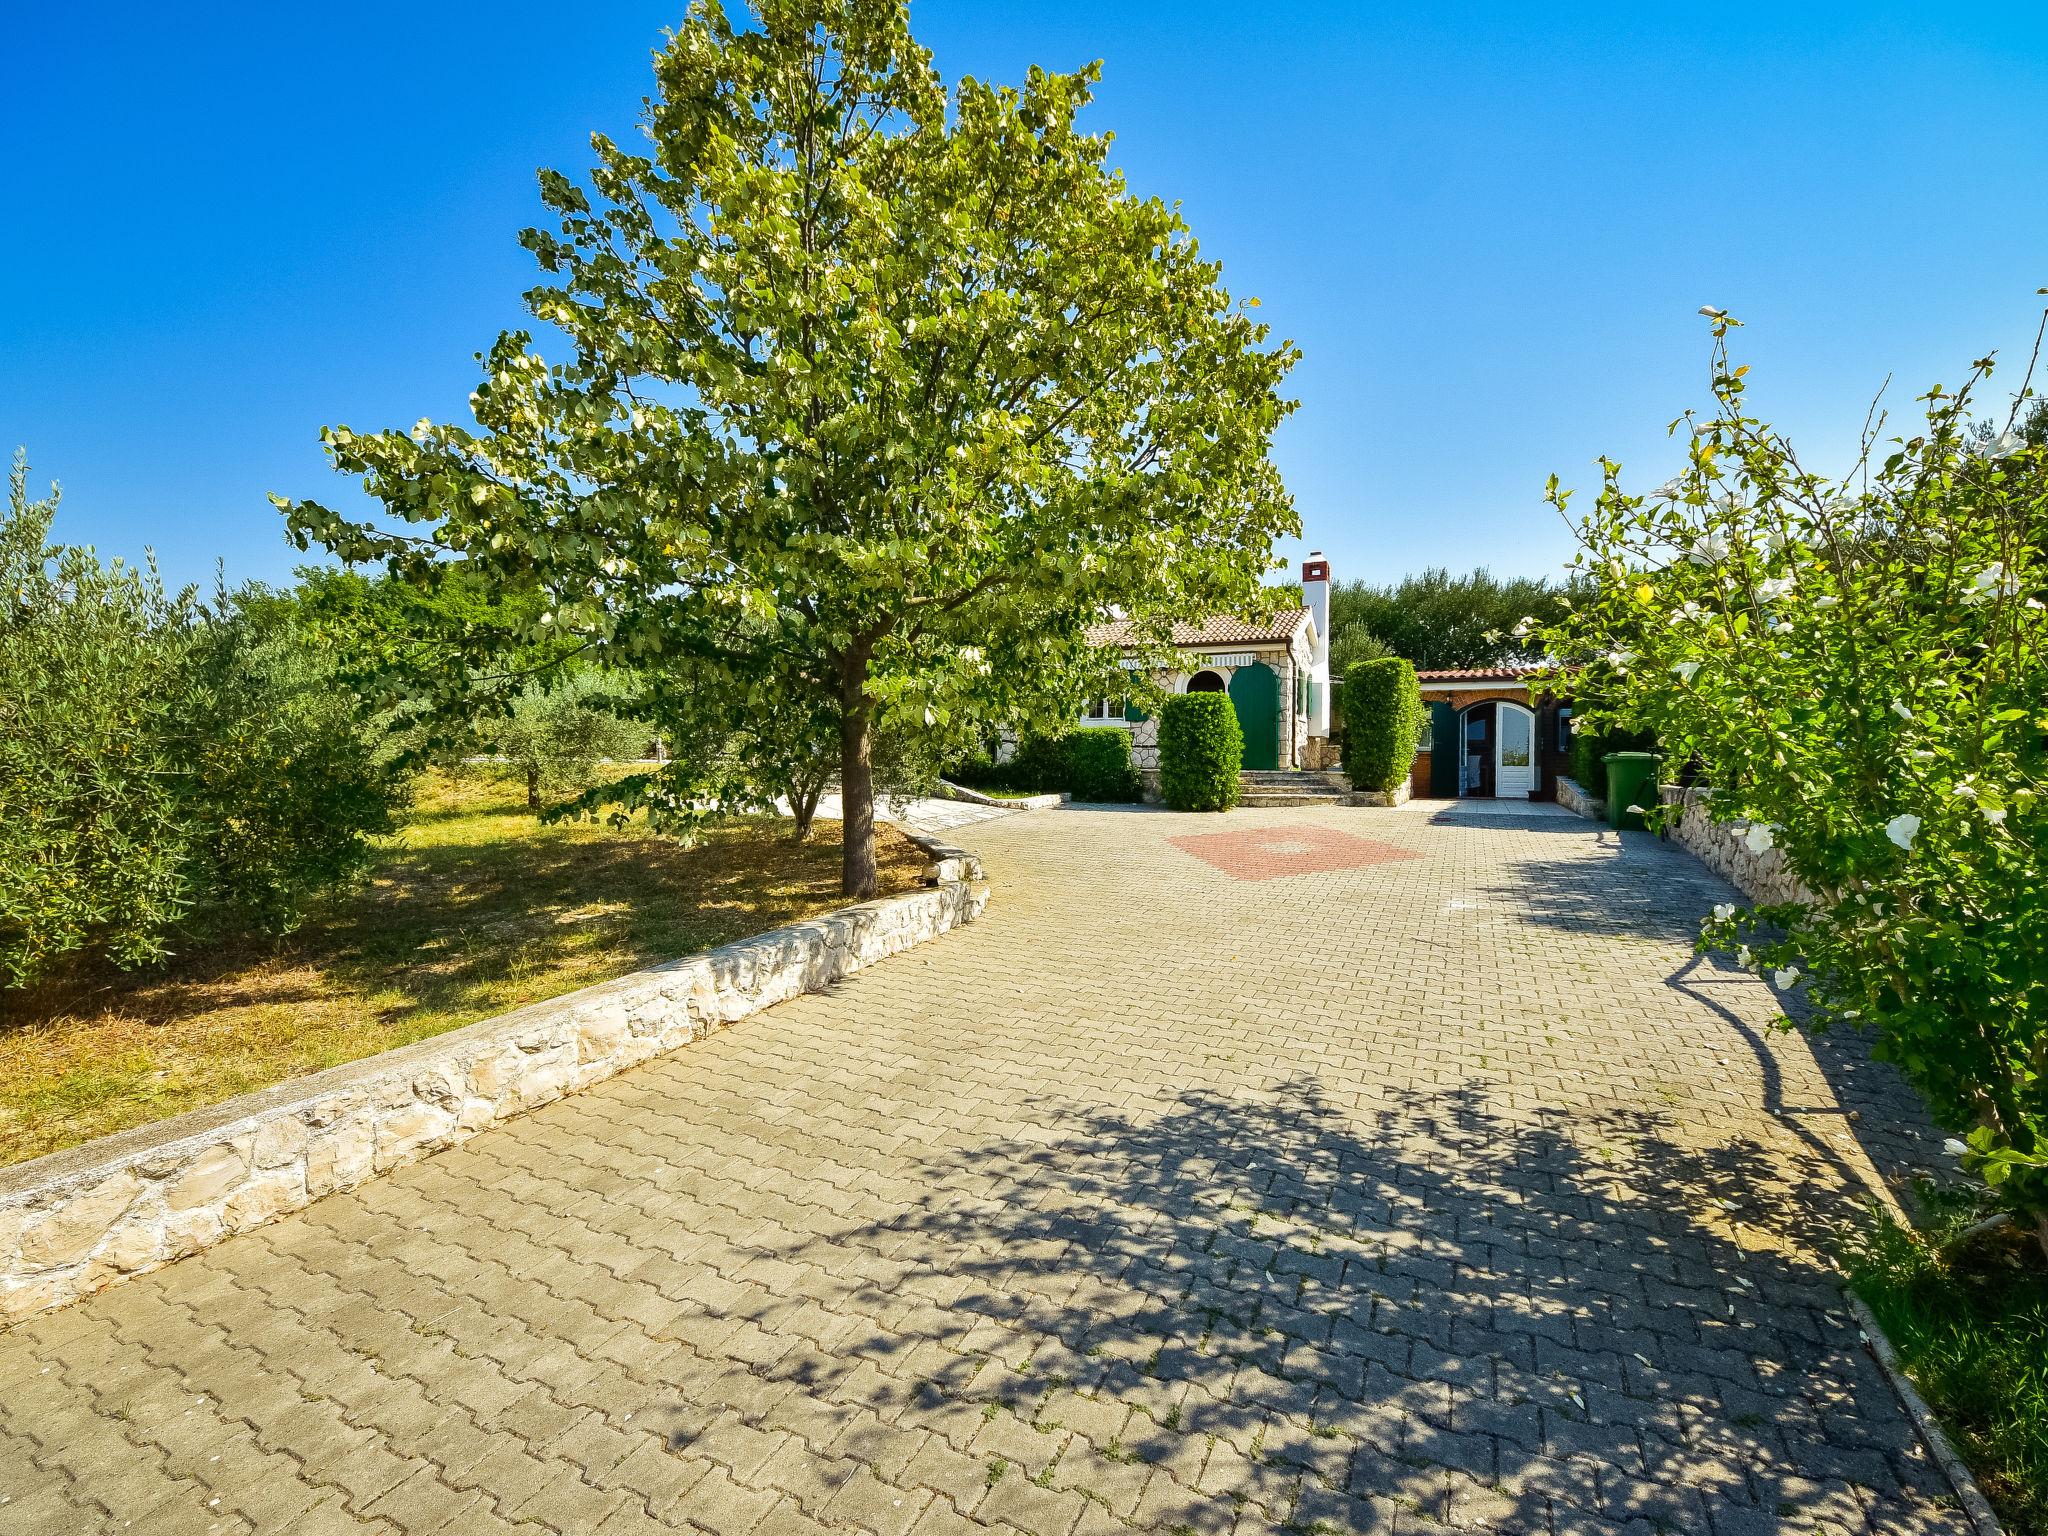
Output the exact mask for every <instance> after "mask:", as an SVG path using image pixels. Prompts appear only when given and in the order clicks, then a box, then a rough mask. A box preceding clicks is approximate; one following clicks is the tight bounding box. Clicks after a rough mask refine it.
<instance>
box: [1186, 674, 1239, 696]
mask: <svg viewBox="0 0 2048 1536" xmlns="http://www.w3.org/2000/svg"><path fill="white" fill-rule="evenodd" d="M1187 691H1188V692H1189V693H1228V692H1229V691H1230V690H1229V689H1228V688H1225V687H1224V686H1223V679H1222V678H1221V677H1218V676H1217V675H1216V674H1215V673H1214V672H1197V673H1196V674H1195V675H1194V676H1193V677H1191V678H1189V679H1188V686H1187Z"/></svg>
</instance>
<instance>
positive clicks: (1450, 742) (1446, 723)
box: [1429, 699, 1465, 800]
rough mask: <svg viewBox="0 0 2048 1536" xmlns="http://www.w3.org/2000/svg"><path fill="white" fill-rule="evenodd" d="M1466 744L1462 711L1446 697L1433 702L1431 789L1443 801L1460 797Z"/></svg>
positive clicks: (1430, 704) (1431, 702) (1431, 708)
mask: <svg viewBox="0 0 2048 1536" xmlns="http://www.w3.org/2000/svg"><path fill="white" fill-rule="evenodd" d="M1464 760H1465V744H1464V743H1463V742H1461V741H1460V740H1459V739H1458V712H1457V711H1456V710H1455V709H1453V708H1451V706H1450V704H1449V703H1448V702H1446V701H1445V700H1443V699H1432V700H1430V703H1429V792H1430V794H1431V795H1433V796H1435V797H1436V798H1437V799H1439V800H1455V799H1457V798H1458V768H1459V766H1460V765H1461V764H1462V763H1463V762H1464Z"/></svg>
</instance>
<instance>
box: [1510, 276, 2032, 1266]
mask: <svg viewBox="0 0 2048 1536" xmlns="http://www.w3.org/2000/svg"><path fill="white" fill-rule="evenodd" d="M1703 313H1706V314H1708V315H1709V317H1710V319H1711V320H1712V321H1713V331H1714V345H1713V393H1714V400H1715V409H1714V410H1713V411H1712V412H1711V413H1708V414H1703V415H1701V416H1697V417H1696V416H1693V415H1688V416H1686V417H1684V418H1681V419H1680V420H1679V421H1678V422H1675V423H1673V426H1672V430H1673V432H1674V434H1677V433H1683V434H1685V435H1686V437H1687V438H1688V440H1689V442H1688V449H1687V462H1686V467H1685V470H1684V471H1683V473H1681V474H1680V475H1679V476H1678V477H1677V478H1676V479H1674V480H1672V481H1671V482H1670V483H1668V484H1666V485H1664V486H1662V487H1660V488H1659V489H1657V490H1656V491H1654V492H1652V493H1650V494H1648V495H1633V494H1630V493H1629V492H1627V491H1625V490H1623V488H1622V484H1621V471H1620V466H1619V465H1618V464H1615V463H1614V462H1612V461H1611V460H1603V461H1602V469H1603V473H1604V483H1603V485H1602V488H1601V490H1600V493H1599V496H1598V499H1597V501H1596V502H1595V504H1594V506H1593V508H1592V510H1591V511H1590V513H1588V514H1587V515H1586V516H1585V517H1584V518H1583V519H1580V520H1577V521H1576V522H1575V528H1576V531H1577V534H1578V537H1579V540H1580V543H1581V546H1582V548H1581V552H1580V554H1579V555H1578V556H1577V563H1578V564H1579V565H1580V566H1581V567H1582V568H1583V569H1585V570H1588V571H1590V573H1591V574H1593V575H1594V576H1595V577H1596V578H1597V580H1596V582H1595V583H1594V584H1593V586H1592V587H1591V589H1590V590H1589V591H1587V592H1583V593H1581V594H1579V595H1578V596H1577V597H1576V598H1575V600H1574V603H1573V606H1572V609H1571V611H1570V612H1568V613H1567V614H1566V616H1565V617H1564V619H1563V620H1561V621H1560V622H1559V623H1557V624H1556V625H1554V626H1551V627H1549V628H1548V629H1547V630H1546V631H1545V632H1544V634H1543V639H1544V640H1545V642H1546V644H1547V646H1548V649H1549V654H1550V655H1551V656H1553V657H1554V658H1557V659H1559V660H1560V661H1576V662H1578V663H1579V664H1580V668H1581V670H1580V674H1579V676H1578V678H1577V680H1576V681H1575V685H1574V687H1575V691H1576V692H1577V693H1578V694H1579V696H1580V697H1581V698H1585V699H1591V700H1596V701H1598V704H1599V706H1600V708H1599V711H1597V712H1596V713H1595V719H1596V721H1597V719H1598V718H1599V714H1600V713H1605V714H1608V715H1611V716H1612V717H1613V718H1614V719H1616V720H1618V721H1621V722H1623V723H1626V724H1628V725H1631V726H1635V727H1638V728H1645V729H1649V730H1652V731H1654V732H1655V733H1656V735H1657V737H1658V739H1659V740H1660V741H1661V742H1662V743H1663V744H1664V747H1665V751H1666V765H1667V769H1669V768H1671V767H1673V766H1675V765H1677V764H1679V763H1683V762H1687V761H1690V762H1691V763H1692V764H1693V767H1694V769H1695V773H1696V776H1697V777H1698V778H1699V779H1701V780H1703V781H1704V782H1705V783H1706V784H1708V785H1709V786H1711V788H1712V790H1713V795H1712V799H1711V802H1710V803H1711V812H1712V814H1713V815H1714V816H1715V817H1716V818H1717V819H1725V820H1733V821H1736V822H1737V823H1738V824H1740V825H1745V830H1744V833H1743V835H1744V837H1745V838H1746V840H1747V842H1748V845H1749V847H1750V848H1751V849H1752V850H1753V851H1757V852H1761V851H1763V850H1765V849H1768V848H1771V847H1776V848H1778V849H1780V850H1782V851H1783V854H1784V856H1785V858H1786V860H1787V862H1788V863H1789V864H1790V866H1791V869H1792V871H1793V873H1795V874H1796V875H1797V876H1798V877H1799V879H1800V880H1801V881H1802V882H1803V883H1804V884H1805V885H1806V887H1807V888H1808V889H1809V890H1811V891H1813V892H1815V893H1816V898H1815V901H1814V903H1813V904H1812V905H1787V906H1771V907H1761V908H1755V909H1737V908H1734V907H1731V906H1724V907H1720V908H1717V909H1716V910H1715V912H1714V914H1713V916H1712V917H1711V918H1710V919H1709V920H1708V921H1707V922H1706V923H1705V925H1704V927H1703V932H1702V940H1701V942H1702V944H1703V945H1706V946H1711V947H1715V948H1722V949H1732V950H1735V951H1736V953H1737V955H1738V958H1739V959H1741V960H1742V961H1743V963H1745V964H1747V965H1749V966H1751V967H1752V968H1754V969H1756V970H1758V971H1760V972H1762V973H1764V974H1766V975H1768V976H1769V977H1770V978H1771V980H1772V982H1773V983H1774V984H1775V985H1776V986H1777V987H1778V988H1779V989H1780V990H1781V991H1784V992H1786V993H1792V992H1794V991H1797V992H1801V993H1803V994H1804V996H1805V999H1806V1002H1807V1004H1808V1005H1809V1012H1810V1017H1811V1020H1812V1023H1813V1025H1814V1026H1815V1027H1818V1028H1825V1027H1826V1026H1827V1025H1828V1024H1830V1023H1833V1022H1836V1021H1848V1022H1852V1023H1854V1024H1856V1025H1858V1026H1861V1027H1864V1028H1867V1029H1869V1030H1872V1031H1873V1032H1874V1034H1875V1040H1876V1049H1877V1051H1878V1053H1879V1054H1880V1055H1882V1056H1884V1057H1886V1058H1888V1059H1890V1060H1892V1061H1895V1062H1897V1063H1898V1064H1899V1065H1900V1066H1901V1067H1902V1068H1903V1069H1904V1070H1905V1072H1906V1073H1907V1075H1908V1076H1909V1077H1910V1078H1911V1079H1912V1080H1913V1081H1914V1082H1915V1083H1916V1084H1918V1086H1919V1087H1920V1088H1921V1089H1922V1090H1923V1091H1924V1092H1925V1094H1926V1095H1927V1098H1928V1100H1929V1102H1930V1103H1931V1105H1932V1106H1933V1109H1934V1111H1935V1114H1936V1116H1937V1117H1938V1118H1939V1119H1940V1120H1942V1121H1943V1122H1944V1123H1945V1124H1947V1125H1948V1126H1949V1127H1950V1128H1951V1129H1953V1130H1955V1131H1956V1132H1958V1133H1959V1139H1960V1141H1961V1142H1962V1143H1963V1147H1962V1148H1961V1149H1960V1150H1962V1152H1963V1157H1964V1162H1965V1166H1966V1167H1968V1168H1969V1169H1971V1170H1973V1171H1974V1172H1975V1173H1977V1174H1978V1175H1979V1176H1981V1177H1982V1178H1983V1179H1984V1181H1985V1182H1986V1183H1987V1184H1989V1185H1990V1186H1992V1187H1993V1188H1994V1189H1996V1190H1997V1191H1998V1192H1999V1193H2000V1195H2001V1196H2002V1197H2003V1198H2004V1199H2006V1200H2007V1201H2008V1202H2009V1203H2010V1205H2011V1206H2012V1207H2013V1209H2014V1210H2015V1211H2017V1212H2019V1213H2022V1214H2024V1215H2025V1216H2027V1217H2028V1218H2030V1219H2033V1220H2037V1221H2039V1222H2041V1231H2042V1237H2043V1242H2044V1244H2048V868H2044V867H2043V865H2044V857H2043V855H2044V847H2048V805H2044V802H2043V795H2044V783H2043V774H2044V767H2048V762H2044V757H2048V752H2044V746H2048V609H2044V607H2043V597H2044V594H2048V551H2044V548H2043V541H2044V539H2048V447H2044V445H2043V444H2042V443H2041V441H2040V437H2041V433H2040V431H2039V430H2038V428H2039V425H2040V422H2041V417H2040V416H2039V415H2038V414H2036V415H2035V416H2034V417H2033V418H2032V421H2033V423H2034V429H2033V430H2026V431H2022V430H2019V426H2020V423H2021V422H2022V420H2023V413H2022V408H2023V407H2024V406H2025V405H2026V403H2027V401H2028V399H2029V396H2030V393H2031V392H2030V391H2029V390H2028V389H2026V388H2024V387H2023V388H2022V389H2021V390H2020V392H2019V397H2018V400H2019V403H2018V404H2016V405H2015V407H2014V410H2013V413H2012V415H2011V416H2010V417H2009V418H2008V419H2007V422H2006V425H2005V430H2004V432H2003V435H2002V436H2000V435H1996V434H1995V433H1994V434H1992V435H1988V436H1987V435H1986V434H1985V433H1984V432H1982V431H1981V430H1978V429H1975V428H1973V427H1972V425H1971V421H1970V410H1971V395H1972V392H1973V390H1977V389H1979V388H1980V386H1981V385H1982V383H1983V381H1984V379H1985V378H1986V376H1987V375H1988V374H1989V373H1990V371H1991V362H1990V360H1989V359H1985V360H1982V361H1980V362H1978V363H1977V364H1976V365H1975V366H1974V368H1973V370H1972V372H1971V374H1970V377H1969V379H1968V381H1967V382H1966V383H1965V384H1964V386H1963V387H1962V388H1961V389H1959V390H1956V391H1953V392H1951V391H1949V390H1945V389H1942V388H1939V387H1937V388H1935V389H1933V390H1931V391H1929V393H1928V394H1926V395H1925V396H1923V397H1922V401H1923V403H1924V406H1925V412H1926V424H1925V426H1924V427H1923V428H1919V429H1918V430H1916V431H1914V432H1913V433H1911V434H1910V435H1907V436H1904V437H1899V438H1887V437H1884V435H1883V434H1884V432H1885V428H1884V426H1883V424H1882V421H1881V419H1875V420H1874V422H1873V425H1872V426H1871V427H1870V428H1869V429H1868V430H1866V432H1865V434H1864V441H1863V444H1862V451H1861V453H1860V455H1859V456H1858V458H1857V460H1856V462H1855V464H1854V466H1853V467H1852V469H1851V471H1850V472H1849V473H1848V474H1847V475H1846V476H1843V477H1841V478H1838V479H1824V478H1822V477H1821V476H1820V475H1818V474H1816V473H1815V472H1813V471H1812V470H1810V469H1808V468H1807V467H1806V466H1805V465H1804V464H1802V463H1801V462H1800V460H1799V459H1798V457H1797V456H1796V455H1795V454H1794V453H1793V450H1792V446H1791V444H1790V443H1789V442H1787V441H1786V440H1785V438H1784V437H1782V436H1781V435H1779V434H1778V433H1776V432H1774V431H1773V430H1771V429H1770V428H1769V427H1768V426H1766V425H1765V424H1764V423H1763V422H1761V421H1759V420H1758V419H1757V418H1755V417H1754V416H1751V415H1750V414H1748V411H1747V407H1746V403H1745V389H1746V385H1745V375H1746V374H1747V373H1748V369H1747V368H1745V367H1736V366H1733V365H1732V364H1731V362H1730V359H1729V356H1728V334H1729V330H1730V328H1731V327H1732V326H1734V325H1735V324H1737V322H1736V321H1734V320H1732V319H1730V318H1728V317H1727V316H1726V315H1725V314H1722V313H1720V312H1718V311H1703ZM2044 325H2048V321H2044ZM1569 495H1570V493H1569V492H1567V491H1564V490H1561V489H1559V488H1558V485H1557V481H1556V479H1555V478H1554V477H1553V479H1552V481H1551V489H1550V498H1551V500H1552V502H1553V503H1554V504H1555V505H1556V506H1557V507H1558V508H1559V509H1560V510H1561V511H1562V510H1564V509H1565V507H1566V503H1567V500H1568V498H1569Z"/></svg>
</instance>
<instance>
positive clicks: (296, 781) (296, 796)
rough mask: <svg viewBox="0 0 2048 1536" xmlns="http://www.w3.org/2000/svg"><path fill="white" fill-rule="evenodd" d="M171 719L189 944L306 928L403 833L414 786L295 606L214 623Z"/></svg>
mask: <svg viewBox="0 0 2048 1536" xmlns="http://www.w3.org/2000/svg"><path fill="white" fill-rule="evenodd" d="M172 716H173V718H172V721H171V722H170V723H171V725H172V730H171V733H170V737H169V740H168V741H167V743H166V754H167V757H168V758H169V760H170V762H171V764H172V765H173V768H174V777H173V779H172V783H173V785H174V787H175V793H176V802H177V815H178V820H179V822H180V826H181V830H182V833H183V836H184V841H185V871H186V878H187V880H188V885H189V891H190V894H191V898H192V902H193V910H192V912H191V914H190V916H189V917H188V918H187V919H186V921H185V923H184V925H183V926H184V927H185V928H186V929H187V930H188V931H189V932H192V933H194V934H198V933H202V932H203V933H205V934H208V935H211V934H214V933H236V932H246V931H251V930H253V931H257V932H262V933H283V932H286V931H288V930H290V929H292V928H294V927H296V926H297V925H298V922H299V919H300V917H301V916H302V914H303V913H304V912H305V909H306V907H307V905H308V904H309V903H310V902H311V901H312V900H313V899H314V898H315V897H316V896H318V895H320V894H321V893H322V892H324V891H326V890H328V889H331V888H333V887H335V886H339V885H344V884H346V883H348V882H349V881H351V880H353V879H355V878H356V877H357V876H358V875H360V874H361V873H362V871H363V870H364V869H365V868H366V867H367V865H368V863H369V859H370V844H369V839H370V837H371V836H372V835H374V834H377V833H384V832H389V831H391V830H392V828H393V825H394V823H393V819H392V817H393V812H394V811H395V810H396V809H397V807H398V806H399V804H400V803H401V802H402V800H403V796H404V791H403V785H402V781H401V780H400V778H399V776H398V774H397V773H396V771H395V770H394V769H393V768H392V767H391V765H390V764H389V763H387V762H386V761H384V760H383V758H382V756H381V754H380V752H379V751H378V742H377V739H376V736H375V733H374V732H372V731H370V730H368V729H366V728H365V727H364V725H363V723H362V721H361V720H360V719H359V718H358V714H357V710H356V706H355V701H354V699H353V698H352V697H351V695H349V694H348V693H347V692H346V691H345V690H343V689H340V688H337V687H336V686H335V682H334V675H333V669H332V667H331V666H330V665H329V663H328V662H327V661H326V660H325V659H324V658H323V657H321V656H320V655H319V654H318V653H317V652H316V651H314V650H313V648H312V647H311V646H309V645H308V644H307V643H306V641H305V637H304V636H303V634H301V633H300V631H299V628H298V626H297V624H296V623H295V622H294V619H293V616H292V613H291V610H290V605H289V602H288V601H286V602H284V603H280V602H279V601H277V599H276V598H275V597H274V596H273V595H272V594H269V593H265V592H263V591H262V590H261V589H251V590H250V591H248V592H245V593H242V594H239V595H237V596H234V597H229V598H226V599H225V600H224V601H223V603H222V604H221V605H220V606H219V607H217V608H215V609H213V610H209V611H208V612H206V613H205V614H203V615H202V617H201V620H200V622H199V623H198V624H197V625H195V626H194V627H193V629H192V631H191V636H190V648H189V650H188V651H187V653H186V656H185V666H184V669H183V673H182V676H181V678H180V679H179V683H178V688H177V693H176V696H175V700H174V708H173V711H172Z"/></svg>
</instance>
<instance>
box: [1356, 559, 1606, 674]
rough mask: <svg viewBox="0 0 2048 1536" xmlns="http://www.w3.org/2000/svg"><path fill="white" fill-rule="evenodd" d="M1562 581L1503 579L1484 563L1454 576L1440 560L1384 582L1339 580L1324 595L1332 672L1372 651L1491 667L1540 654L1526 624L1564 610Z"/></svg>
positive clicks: (1428, 663)
mask: <svg viewBox="0 0 2048 1536" xmlns="http://www.w3.org/2000/svg"><path fill="white" fill-rule="evenodd" d="M1568 591H1569V588H1568V586H1567V585H1566V584H1565V583H1562V582H1550V581H1546V580H1544V579H1543V578H1541V577H1530V576H1516V577H1510V578H1507V579H1505V580H1503V579H1502V578H1500V577H1498V576H1495V575H1493V574H1492V573H1491V572H1489V571H1488V570H1487V569H1486V568H1485V567H1484V566H1482V567H1480V568H1479V569H1478V570H1476V571H1473V572H1471V573H1470V574H1469V575H1464V576H1453V575H1452V574H1451V573H1450V572H1449V571H1448V570H1446V569H1444V568H1443V567H1442V566H1436V567H1433V568H1431V569H1429V570H1426V571H1423V572H1422V573H1421V574H1420V575H1416V576H1404V577H1402V578H1401V580H1400V581H1398V582H1396V583H1394V584H1393V585H1391V586H1380V587H1375V586H1369V585H1367V584H1366V583H1365V582H1362V581H1346V582H1339V583H1338V584H1337V586H1336V588H1335V589H1334V590H1333V591H1332V592H1331V594H1330V635H1331V648H1332V655H1331V659H1330V664H1331V668H1332V670H1333V671H1340V672H1341V671H1342V670H1344V669H1346V668H1348V667H1350V666H1352V665H1354V664H1355V663H1357V662H1361V661H1371V660H1372V659H1374V658H1375V657H1377V656H1400V657H1403V658H1405V659H1406V660H1408V661H1411V662H1413V663H1414V664H1415V665H1416V666H1418V667H1425V668H1427V667H1495V666H1501V665H1503V664H1505V663H1509V662H1527V661H1534V660H1536V659H1537V658H1538V656H1539V655H1540V654H1541V652H1540V649H1539V647H1538V642H1537V641H1536V640H1535V639H1534V638H1532V633H1533V631H1532V627H1531V626H1528V625H1525V624H1524V623H1523V622H1522V621H1523V620H1525V619H1534V620H1535V621H1536V622H1537V624H1539V625H1547V624H1552V623H1555V622H1556V621H1557V620H1558V619H1560V618H1562V617H1563V616H1564V611H1565V603H1564V599H1565V597H1566V594H1567V592H1568Z"/></svg>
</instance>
